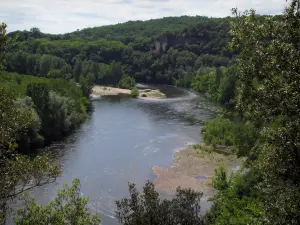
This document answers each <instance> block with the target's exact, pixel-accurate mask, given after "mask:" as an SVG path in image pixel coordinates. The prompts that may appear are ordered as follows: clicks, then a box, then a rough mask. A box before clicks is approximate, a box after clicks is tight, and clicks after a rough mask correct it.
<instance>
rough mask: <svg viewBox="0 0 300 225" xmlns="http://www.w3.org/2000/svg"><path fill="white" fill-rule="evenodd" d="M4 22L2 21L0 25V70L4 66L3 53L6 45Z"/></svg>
mask: <svg viewBox="0 0 300 225" xmlns="http://www.w3.org/2000/svg"><path fill="white" fill-rule="evenodd" d="M6 27H7V26H6V24H5V23H2V24H1V26H0V71H2V70H3V69H4V66H5V53H6V51H7V47H8V37H7V35H6Z"/></svg>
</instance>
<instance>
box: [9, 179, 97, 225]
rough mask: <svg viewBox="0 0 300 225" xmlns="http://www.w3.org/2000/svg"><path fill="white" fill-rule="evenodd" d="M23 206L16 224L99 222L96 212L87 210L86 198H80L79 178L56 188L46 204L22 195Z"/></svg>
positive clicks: (40, 224) (91, 223)
mask: <svg viewBox="0 0 300 225" xmlns="http://www.w3.org/2000/svg"><path fill="white" fill-rule="evenodd" d="M24 200H25V204H24V208H22V209H19V210H18V211H17V215H16V217H15V223H16V224H17V225H18V224H19V225H21V224H22V225H26V224H28V225H29V224H36V225H48V224H53V225H61V224H65V225H67V224H68V225H69V224H70V225H86V224H89V225H93V224H95V225H96V224H100V223H101V219H100V217H99V216H98V215H97V214H92V213H90V212H89V211H88V208H87V203H88V198H82V197H81V192H80V181H79V179H75V180H73V184H72V186H71V187H69V186H68V185H65V186H64V189H62V190H58V193H57V196H56V198H55V199H54V200H53V201H51V202H50V203H48V205H46V206H42V205H38V204H37V203H36V202H35V200H34V198H29V196H28V195H27V196H26V195H25V196H24Z"/></svg>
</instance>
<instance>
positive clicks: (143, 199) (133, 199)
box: [116, 181, 203, 225]
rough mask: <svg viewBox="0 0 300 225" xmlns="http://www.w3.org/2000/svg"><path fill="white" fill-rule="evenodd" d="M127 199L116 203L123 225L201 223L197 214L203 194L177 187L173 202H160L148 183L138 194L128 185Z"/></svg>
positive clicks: (200, 217) (151, 185) (162, 200)
mask: <svg viewBox="0 0 300 225" xmlns="http://www.w3.org/2000/svg"><path fill="white" fill-rule="evenodd" d="M128 186H129V194H130V198H124V199H122V200H120V201H117V202H116V204H117V212H116V216H117V219H118V220H119V222H120V223H121V224H124V225H138V224H139V225H144V224H149V225H150V224H158V225H159V224H161V225H168V224H170V225H171V224H172V225H173V224H196V225H197V224H199V225H201V224H203V220H202V216H201V214H200V199H201V197H202V193H200V192H195V191H193V190H191V189H181V188H177V190H176V196H175V198H174V199H172V200H167V199H161V198H160V197H159V194H158V192H156V191H155V189H154V184H153V183H151V182H150V181H148V182H147V183H146V184H145V186H144V187H143V193H139V192H138V190H137V189H136V187H135V185H134V184H129V185H128Z"/></svg>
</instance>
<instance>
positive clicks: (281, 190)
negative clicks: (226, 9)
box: [231, 0, 300, 225]
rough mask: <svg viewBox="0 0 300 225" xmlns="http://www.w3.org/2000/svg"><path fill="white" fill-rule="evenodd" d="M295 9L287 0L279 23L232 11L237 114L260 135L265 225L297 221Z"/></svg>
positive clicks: (299, 15) (299, 54) (298, 15)
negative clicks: (236, 60)
mask: <svg viewBox="0 0 300 225" xmlns="http://www.w3.org/2000/svg"><path fill="white" fill-rule="evenodd" d="M299 8H300V2H299V0H291V1H290V5H289V7H287V8H286V10H285V12H284V14H283V17H282V19H281V20H279V21H278V20H276V19H275V18H273V17H269V16H267V17H259V16H257V15H255V11H254V10H251V11H246V12H245V14H244V15H241V16H240V15H239V14H238V12H237V10H236V9H234V10H233V13H234V15H235V19H234V21H233V23H232V35H233V39H232V42H231V46H232V47H233V49H234V50H235V51H237V52H240V54H239V57H238V68H239V71H238V72H239V73H238V78H239V80H240V85H239V89H238V95H237V108H238V110H239V112H240V113H241V114H242V115H243V117H244V118H245V119H247V120H252V121H254V122H255V124H256V126H258V127H260V128H261V129H262V132H261V136H262V137H263V139H262V140H264V142H263V143H261V146H260V148H259V160H258V168H259V169H260V170H261V172H262V174H263V182H262V183H261V184H260V189H261V191H262V194H263V196H264V201H263V202H264V205H263V207H264V210H265V212H266V223H267V224H275V225H276V224H299V221H300V214H299V208H300V142H299V139H300V136H299V135H300V130H299V129H300V107H299V105H300V91H299V86H300V79H299V74H300V72H299V71H300V63H299V58H300V29H299V27H300V10H299ZM291 199H292V201H291Z"/></svg>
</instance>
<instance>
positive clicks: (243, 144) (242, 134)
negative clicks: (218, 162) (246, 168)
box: [203, 117, 258, 156]
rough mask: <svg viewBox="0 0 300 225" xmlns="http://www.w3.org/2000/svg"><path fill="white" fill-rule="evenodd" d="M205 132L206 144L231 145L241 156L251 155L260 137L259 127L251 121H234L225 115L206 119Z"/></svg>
mask: <svg viewBox="0 0 300 225" xmlns="http://www.w3.org/2000/svg"><path fill="white" fill-rule="evenodd" d="M203 132H204V134H203V138H204V141H205V143H206V144H208V145H212V146H221V147H222V146H231V147H233V148H235V149H236V151H237V152H236V153H237V154H238V155H239V156H249V154H250V151H251V149H252V148H253V147H254V146H255V144H256V142H257V139H258V134H257V129H255V127H254V126H253V125H252V124H251V123H249V122H248V123H244V122H240V121H232V120H230V119H228V118H225V117H217V118H216V119H213V120H208V121H206V122H205V126H204V128H203Z"/></svg>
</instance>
